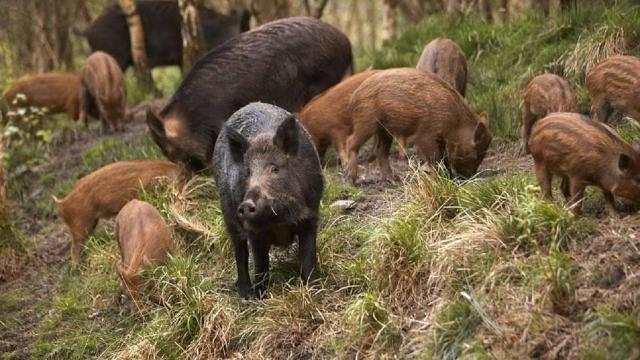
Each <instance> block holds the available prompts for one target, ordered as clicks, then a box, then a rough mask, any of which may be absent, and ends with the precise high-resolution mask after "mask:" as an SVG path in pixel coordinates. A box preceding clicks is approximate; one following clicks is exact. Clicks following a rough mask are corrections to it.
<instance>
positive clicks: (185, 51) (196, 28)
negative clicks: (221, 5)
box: [178, 0, 205, 74]
mask: <svg viewBox="0 0 640 360" xmlns="http://www.w3.org/2000/svg"><path fill="white" fill-rule="evenodd" d="M178 5H179V6H180V29H181V33H182V72H183V73H184V74H186V73H187V72H188V71H189V69H191V66H193V64H194V63H195V62H196V61H197V60H198V59H199V58H200V56H201V55H202V54H203V53H204V51H205V44H204V36H203V33H202V27H201V26H200V17H199V16H198V7H197V5H198V4H197V1H196V0H178Z"/></svg>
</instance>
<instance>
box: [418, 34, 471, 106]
mask: <svg viewBox="0 0 640 360" xmlns="http://www.w3.org/2000/svg"><path fill="white" fill-rule="evenodd" d="M416 69H418V70H421V71H424V72H429V73H433V74H436V75H438V77H440V78H441V79H442V80H444V82H446V83H447V84H449V85H450V86H451V87H452V88H454V89H456V91H458V92H459V93H460V95H462V96H463V97H464V95H465V93H466V91H467V59H466V58H465V57H464V53H463V52H462V49H460V46H458V44H456V43H455V42H454V41H452V40H450V39H447V38H443V37H439V38H437V39H435V40H432V41H431V42H430V43H428V44H427V46H425V47H424V50H422V55H420V60H418V65H417V66H416Z"/></svg>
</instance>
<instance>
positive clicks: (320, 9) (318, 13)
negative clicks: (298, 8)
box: [302, 0, 329, 19]
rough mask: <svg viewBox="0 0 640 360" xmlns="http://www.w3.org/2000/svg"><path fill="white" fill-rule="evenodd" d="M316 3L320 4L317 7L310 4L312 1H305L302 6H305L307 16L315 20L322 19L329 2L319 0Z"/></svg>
mask: <svg viewBox="0 0 640 360" xmlns="http://www.w3.org/2000/svg"><path fill="white" fill-rule="evenodd" d="M316 2H317V3H318V4H317V5H316V6H313V5H312V4H311V3H310V0H303V2H302V4H303V5H304V9H305V11H306V13H307V16H313V17H314V18H317V19H320V18H321V17H322V14H323V13H324V8H325V7H326V6H327V3H328V2H329V0H319V1H316Z"/></svg>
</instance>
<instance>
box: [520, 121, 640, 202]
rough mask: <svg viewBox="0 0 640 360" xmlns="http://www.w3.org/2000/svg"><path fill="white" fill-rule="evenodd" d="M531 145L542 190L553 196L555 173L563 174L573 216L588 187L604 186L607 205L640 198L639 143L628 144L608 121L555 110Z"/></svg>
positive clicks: (534, 133) (535, 130) (535, 129)
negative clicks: (606, 122) (602, 122)
mask: <svg viewBox="0 0 640 360" xmlns="http://www.w3.org/2000/svg"><path fill="white" fill-rule="evenodd" d="M529 149H530V150H531V155H533V159H534V161H535V166H534V169H535V174H536V178H537V179H538V183H539V184H540V187H541V188H542V193H543V194H544V195H545V196H546V197H547V198H549V199H551V198H552V189H551V184H552V180H553V176H554V175H555V176H560V177H561V178H562V182H561V186H560V187H561V189H562V194H563V195H564V197H565V199H566V200H567V201H568V202H569V204H570V205H574V208H573V211H574V213H575V214H579V213H580V204H579V202H580V201H581V200H582V198H583V195H584V190H585V187H587V186H588V185H595V186H598V187H600V188H601V189H602V192H603V193H604V197H605V199H606V200H607V204H608V205H609V207H608V210H610V211H611V210H614V209H615V201H616V200H621V201H623V202H639V201H640V153H639V152H638V151H639V150H640V144H634V146H633V147H632V146H630V145H628V144H627V143H625V142H624V141H622V140H621V139H620V138H619V137H618V136H617V135H616V134H615V133H614V132H613V130H611V129H609V128H608V127H606V125H603V124H600V123H598V122H595V121H592V120H589V119H588V118H586V117H584V116H582V115H580V114H575V113H551V114H549V115H548V116H547V117H545V118H544V119H541V120H538V121H537V122H536V123H535V124H534V125H533V129H532V131H531V137H530V138H529Z"/></svg>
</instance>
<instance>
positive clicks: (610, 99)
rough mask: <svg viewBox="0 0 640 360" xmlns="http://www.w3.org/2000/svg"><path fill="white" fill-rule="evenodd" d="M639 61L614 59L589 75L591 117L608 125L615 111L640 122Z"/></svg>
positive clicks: (620, 57)
mask: <svg viewBox="0 0 640 360" xmlns="http://www.w3.org/2000/svg"><path fill="white" fill-rule="evenodd" d="M639 82H640V59H638V58H637V57H634V56H612V57H610V58H608V59H606V60H604V61H603V62H601V63H599V64H598V65H596V66H594V67H592V68H591V69H590V70H589V71H588V72H587V79H586V85H587V89H588V90H589V97H590V98H591V115H592V116H593V119H594V120H595V121H600V122H603V123H606V122H607V121H608V120H609V117H610V116H611V114H612V113H613V111H614V110H617V111H618V112H620V113H622V114H625V115H628V116H631V117H632V118H634V119H635V120H636V121H640V89H638V83H639Z"/></svg>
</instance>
